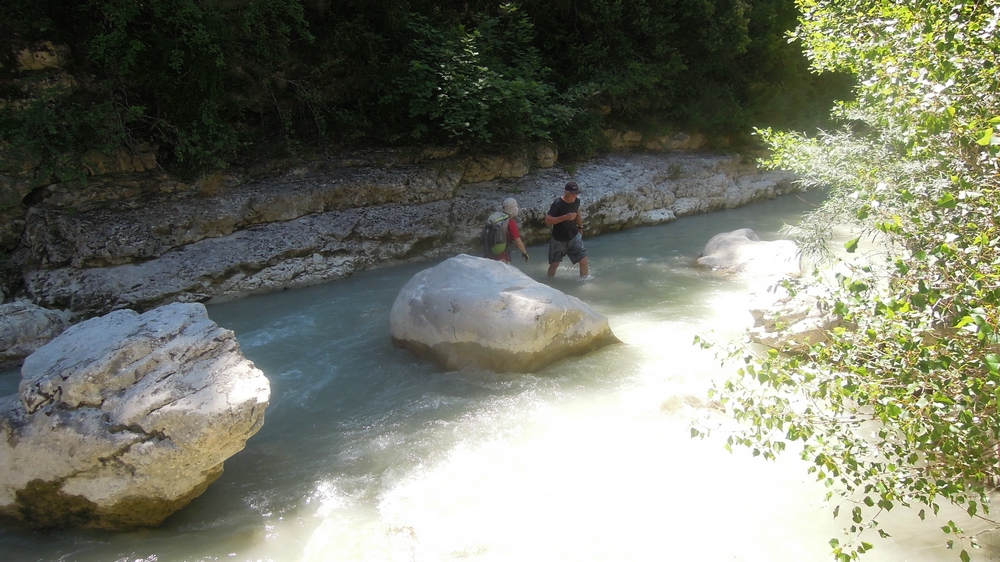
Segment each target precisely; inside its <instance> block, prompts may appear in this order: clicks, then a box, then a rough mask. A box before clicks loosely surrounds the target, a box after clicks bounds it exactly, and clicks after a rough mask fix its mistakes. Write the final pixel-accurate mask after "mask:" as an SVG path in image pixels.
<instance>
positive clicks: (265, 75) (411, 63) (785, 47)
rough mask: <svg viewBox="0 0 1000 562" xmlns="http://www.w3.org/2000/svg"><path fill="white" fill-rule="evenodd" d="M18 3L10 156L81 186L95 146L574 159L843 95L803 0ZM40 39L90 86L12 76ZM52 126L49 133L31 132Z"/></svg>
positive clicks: (193, 162) (11, 47) (194, 152)
mask: <svg viewBox="0 0 1000 562" xmlns="http://www.w3.org/2000/svg"><path fill="white" fill-rule="evenodd" d="M0 8H2V9H0V13H3V14H4V18H0V32H2V33H0V39H2V40H0V43H3V44H5V46H6V47H8V48H4V49H0V64H2V65H3V68H4V69H6V70H3V71H0V106H3V108H4V109H3V111H4V114H3V116H2V117H0V118H2V119H3V120H4V124H5V128H4V129H2V130H0V150H2V151H4V152H5V153H7V154H8V155H16V156H14V158H15V159H19V160H20V161H21V162H22V163H24V162H28V163H31V162H43V164H42V167H43V168H46V169H48V170H57V169H58V170H62V171H61V172H59V173H58V174H59V175H60V176H63V177H69V176H72V175H73V174H79V173H80V166H79V155H80V151H82V150H86V149H88V148H101V147H109V148H113V147H116V146H117V147H122V146H124V147H132V146H135V145H137V144H149V145H152V146H155V147H157V151H158V153H159V162H161V163H162V164H164V165H166V166H167V167H168V168H170V169H173V170H174V171H189V172H195V171H198V170H201V169H205V168H210V167H216V166H224V165H226V164H227V163H229V162H233V161H236V160H239V159H241V158H247V157H254V156H273V155H286V154H289V153H294V152H296V151H298V150H309V147H313V148H315V147H321V146H323V145H325V144H328V143H351V144H387V143H412V142H424V143H431V142H433V143H437V142H445V143H454V144H458V145H462V146H466V147H472V148H484V147H490V148H498V147H513V146H516V145H522V144H527V143H532V142H535V141H540V140H545V141H553V142H555V143H557V144H558V145H559V148H560V153H561V154H562V155H564V156H565V157H574V156H589V155H592V154H594V153H596V152H599V151H601V150H603V149H604V148H605V147H606V144H607V140H606V138H605V137H604V134H603V130H604V129H607V128H630V129H638V130H642V131H644V132H651V133H652V132H657V133H658V132H661V131H667V130H672V131H676V130H677V129H678V128H684V129H687V130H691V131H695V130H702V131H705V132H718V131H725V132H727V133H732V132H736V133H737V134H740V131H744V132H747V131H749V126H750V125H751V124H753V125H782V124H787V123H790V122H791V123H795V124H797V125H798V124H803V123H805V122H807V121H809V116H810V115H813V113H811V112H810V110H809V109H808V108H810V107H825V105H824V104H822V103H819V104H818V103H817V101H819V102H822V101H823V100H825V99H827V98H828V97H829V96H831V95H832V92H836V91H837V90H836V88H828V87H827V85H828V84H827V82H828V81H827V79H826V78H823V77H819V78H817V77H815V76H813V75H811V74H809V73H808V71H807V65H806V61H805V59H804V58H803V57H802V55H801V52H800V49H799V47H798V46H797V45H793V44H789V43H788V42H787V41H786V40H785V38H784V33H785V32H786V31H787V30H788V29H789V28H790V27H791V26H792V25H793V24H794V21H795V15H796V13H797V12H796V10H795V8H794V0H666V1H652V0H635V1H634V2H622V1H621V0H595V1H593V2H570V1H568V0H557V1H555V2H549V1H545V2H543V1H541V0H522V1H521V2H520V3H515V2H496V1H488V0H474V1H467V0H461V1H459V0H447V1H444V2H441V1H434V2H432V1H430V0H373V1H367V2H361V1H357V0H346V1H343V2H325V1H324V2H302V1H301V0H291V1H286V0H148V1H145V2H134V1H130V0H67V1H64V2H56V1H55V0H38V1H37V2H28V3H25V2H17V1H15V0H0ZM37 41H51V42H53V43H55V44H57V45H60V46H65V47H66V48H67V49H68V51H69V53H70V55H69V58H68V62H67V64H66V65H65V66H64V67H63V68H62V69H61V70H60V71H59V72H64V73H66V74H68V75H69V76H70V77H71V78H72V80H71V81H70V82H71V83H72V91H71V92H69V93H67V94H66V95H63V96H60V97H57V98H51V97H50V98H47V99H43V96H40V95H39V94H38V92H37V91H33V90H31V88H26V87H25V86H24V82H25V81H30V80H32V79H33V78H32V73H31V72H17V71H16V70H13V69H16V63H15V62H14V60H15V58H16V57H15V54H16V53H17V52H18V51H19V50H20V49H22V48H25V47H29V46H32V45H34V44H35V42H37ZM33 72H34V71H33ZM4 101H15V102H17V103H13V104H5V103H4ZM789 106H793V107H794V109H790V108H789ZM35 129H37V130H41V131H44V134H43V137H45V138H41V139H34V138H31V135H30V134H27V133H28V132H30V131H32V130H35ZM74 170H75V171H74Z"/></svg>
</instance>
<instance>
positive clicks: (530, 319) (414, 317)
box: [389, 254, 619, 372]
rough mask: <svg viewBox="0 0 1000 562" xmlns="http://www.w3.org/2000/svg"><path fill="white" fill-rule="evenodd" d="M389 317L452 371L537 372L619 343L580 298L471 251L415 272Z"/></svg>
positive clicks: (402, 334) (399, 332) (398, 337)
mask: <svg viewBox="0 0 1000 562" xmlns="http://www.w3.org/2000/svg"><path fill="white" fill-rule="evenodd" d="M389 323H390V331H391V334H392V340H393V342H394V343H395V344H396V345H398V346H400V347H404V348H406V349H409V350H411V351H413V352H414V353H416V354H417V355H419V356H421V357H426V358H428V359H431V360H432V361H434V362H435V363H437V364H438V365H440V366H442V367H444V368H446V369H463V368H482V369H489V370H492V371H497V372H535V371H538V370H540V369H542V368H544V367H545V366H546V365H549V364H551V363H553V362H555V361H558V360H560V359H563V358H565V357H569V356H573V355H579V354H583V353H587V352H589V351H592V350H595V349H597V348H600V347H602V346H605V345H608V344H611V343H618V342H619V340H618V338H617V337H615V335H614V334H613V333H612V332H611V327H610V325H609V323H608V319H607V318H605V317H604V316H601V315H600V314H598V313H597V312H595V311H594V310H593V309H592V308H590V307H589V306H587V305H586V304H585V303H583V302H582V301H581V300H580V299H578V298H576V297H572V296H569V295H567V294H565V293H563V292H562V291H559V290H557V289H554V288H552V287H549V286H548V285H544V284H542V283H539V282H537V281H535V280H534V279H532V278H530V277H528V276H527V275H525V274H524V273H522V272H521V270H519V269H517V268H516V267H513V266H511V265H508V264H504V263H501V262H499V261H495V260H490V259H486V258H478V257H473V256H469V255H465V254H462V255H458V256H455V257H453V258H450V259H447V260H445V261H444V262H442V263H440V264H438V265H437V266H435V267H432V268H429V269H425V270H423V271H421V272H420V273H417V274H416V275H414V276H413V278H411V279H410V281H409V282H407V283H406V285H404V286H403V288H402V289H401V290H400V292H399V295H398V296H397V297H396V301H395V302H394V303H393V305H392V311H391V312H390V315H389Z"/></svg>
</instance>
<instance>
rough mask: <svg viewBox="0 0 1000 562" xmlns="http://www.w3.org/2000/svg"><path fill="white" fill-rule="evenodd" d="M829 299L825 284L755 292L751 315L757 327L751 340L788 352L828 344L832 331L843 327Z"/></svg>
mask: <svg viewBox="0 0 1000 562" xmlns="http://www.w3.org/2000/svg"><path fill="white" fill-rule="evenodd" d="M828 297H829V295H828V294H827V293H826V292H825V291H824V287H823V286H822V285H819V284H800V283H795V282H794V281H792V280H788V281H786V282H783V283H776V284H774V285H772V286H770V287H768V288H767V290H765V291H763V292H757V293H753V294H752V295H751V300H750V315H751V316H753V320H754V324H753V327H751V328H750V339H751V340H753V341H755V342H757V343H759V344H762V345H766V346H768V347H773V348H775V349H780V350H782V351H786V352H791V353H804V352H806V351H808V350H809V347H810V346H811V345H814V344H817V343H820V342H822V341H825V340H826V339H827V334H828V333H829V331H830V330H833V329H834V328H836V327H838V326H841V325H843V324H844V319H843V317H841V316H840V315H839V314H836V313H835V312H834V311H833V309H832V307H831V306H830V304H829V301H828Z"/></svg>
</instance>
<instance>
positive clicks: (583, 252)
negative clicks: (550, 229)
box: [549, 232, 587, 264]
mask: <svg viewBox="0 0 1000 562" xmlns="http://www.w3.org/2000/svg"><path fill="white" fill-rule="evenodd" d="M565 256H569V261H571V262H573V263H574V264H576V263H577V262H579V261H580V260H582V259H583V258H585V257H587V249H586V248H584V247H583V235H582V234H580V233H579V232H577V233H576V236H574V237H573V239H572V240H570V241H569V242H560V241H559V240H556V239H555V238H549V263H559V262H561V261H562V259H563V257H565Z"/></svg>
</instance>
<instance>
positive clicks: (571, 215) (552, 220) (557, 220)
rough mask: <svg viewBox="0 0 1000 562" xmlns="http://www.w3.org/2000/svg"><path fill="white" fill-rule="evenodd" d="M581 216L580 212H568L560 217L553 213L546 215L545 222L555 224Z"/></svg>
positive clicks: (549, 224)
mask: <svg viewBox="0 0 1000 562" xmlns="http://www.w3.org/2000/svg"><path fill="white" fill-rule="evenodd" d="M579 217H580V214H579V213H566V214H565V215H562V216H559V217H553V216H552V215H545V224H547V225H548V226H552V225H554V224H559V223H561V222H564V221H571V220H574V219H578V218H579Z"/></svg>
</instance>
